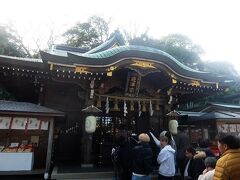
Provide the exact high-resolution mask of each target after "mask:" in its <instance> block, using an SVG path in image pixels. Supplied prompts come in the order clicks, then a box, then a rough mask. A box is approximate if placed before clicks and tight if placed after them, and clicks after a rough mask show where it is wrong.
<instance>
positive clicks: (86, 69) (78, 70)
mask: <svg viewBox="0 0 240 180" xmlns="http://www.w3.org/2000/svg"><path fill="white" fill-rule="evenodd" d="M75 72H77V73H85V74H87V73H90V71H88V68H86V67H80V66H77V67H76V68H75Z"/></svg>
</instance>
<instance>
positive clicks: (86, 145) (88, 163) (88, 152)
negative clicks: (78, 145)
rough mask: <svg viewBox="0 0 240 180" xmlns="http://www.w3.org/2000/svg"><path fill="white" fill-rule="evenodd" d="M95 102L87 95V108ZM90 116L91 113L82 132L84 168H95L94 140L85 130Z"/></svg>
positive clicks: (83, 122)
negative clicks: (93, 160)
mask: <svg viewBox="0 0 240 180" xmlns="http://www.w3.org/2000/svg"><path fill="white" fill-rule="evenodd" d="M93 104H94V101H93V100H92V99H89V94H88V93H87V97H86V103H85V106H86V107H88V106H90V105H93ZM88 115H90V114H89V113H86V114H85V115H84V116H83V117H84V118H83V119H82V127H83V128H82V130H83V136H82V152H83V153H82V167H92V166H93V162H92V159H93V158H92V156H93V153H92V143H93V139H92V134H89V133H87V132H86V130H85V121H86V117H87V116H88Z"/></svg>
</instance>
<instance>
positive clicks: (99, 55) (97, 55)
mask: <svg viewBox="0 0 240 180" xmlns="http://www.w3.org/2000/svg"><path fill="white" fill-rule="evenodd" d="M131 50H136V51H142V52H149V53H155V54H161V55H164V56H167V57H168V58H170V59H171V60H173V61H174V62H175V63H176V64H178V65H179V66H181V67H182V68H184V69H187V70H188V71H192V72H198V73H209V72H204V71H198V70H195V69H192V68H190V67H188V66H186V65H185V64H183V63H181V62H179V61H178V60H177V59H176V58H174V57H173V56H171V55H170V54H168V53H166V52H164V51H162V50H159V49H155V48H151V47H146V46H138V45H125V46H118V47H113V48H111V49H107V50H104V51H101V52H97V53H94V54H89V53H84V54H81V55H80V56H82V57H87V58H98V59H101V58H107V57H111V56H113V55H115V54H118V53H120V52H123V51H131ZM71 54H74V55H79V54H77V53H71Z"/></svg>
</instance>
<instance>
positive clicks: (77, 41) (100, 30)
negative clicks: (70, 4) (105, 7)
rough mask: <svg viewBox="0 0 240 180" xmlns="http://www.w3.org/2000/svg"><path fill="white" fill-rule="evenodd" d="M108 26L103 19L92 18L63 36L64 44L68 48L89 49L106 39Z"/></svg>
mask: <svg viewBox="0 0 240 180" xmlns="http://www.w3.org/2000/svg"><path fill="white" fill-rule="evenodd" d="M108 25H109V23H108V22H106V21H105V20H104V19H103V18H101V17H98V16H92V17H90V18H89V19H88V21H87V22H84V23H77V24H76V25H75V26H74V27H72V28H71V29H69V30H67V31H66V32H65V33H64V34H63V36H64V37H66V38H67V41H66V43H67V44H68V45H70V46H73V47H80V48H86V49H91V48H94V47H96V46H98V45H100V44H101V43H103V42H104V41H105V40H106V39H107V38H108V31H109V27H108Z"/></svg>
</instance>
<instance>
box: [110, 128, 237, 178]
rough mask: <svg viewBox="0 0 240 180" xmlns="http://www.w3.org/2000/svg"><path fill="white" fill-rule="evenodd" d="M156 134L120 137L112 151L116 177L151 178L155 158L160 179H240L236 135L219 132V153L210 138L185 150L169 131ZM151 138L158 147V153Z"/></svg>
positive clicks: (186, 147) (185, 147)
mask: <svg viewBox="0 0 240 180" xmlns="http://www.w3.org/2000/svg"><path fill="white" fill-rule="evenodd" d="M154 138H155V137H154V136H153V134H152V133H149V134H146V133H141V134H139V136H138V138H137V139H134V138H133V137H130V138H128V139H126V138H125V137H123V136H120V137H118V139H117V141H116V147H115V148H114V149H113V151H112V159H113V163H114V172H115V175H114V179H115V180H150V179H151V174H152V172H153V170H154V169H155V163H154V162H156V161H157V163H158V179H159V180H174V179H175V180H178V179H181V180H237V179H240V163H239V162H240V140H239V138H238V137H236V136H233V135H231V134H225V133H220V134H219V135H218V136H217V141H218V149H219V152H220V156H216V155H215V154H214V153H213V152H212V151H211V149H210V147H209V144H208V143H207V141H200V142H199V144H198V148H193V147H191V146H189V145H188V146H184V147H183V149H184V150H183V149H180V148H179V147H178V142H177V141H176V142H173V141H175V140H174V138H173V135H172V133H171V132H169V131H165V132H164V133H161V134H160V136H159V138H155V139H154ZM151 141H153V142H154V143H155V145H156V146H157V147H158V148H159V150H158V155H157V157H155V156H154V153H153V150H152V147H151V146H150V142H151ZM185 145H187V143H186V142H185ZM183 152H184V153H183Z"/></svg>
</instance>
